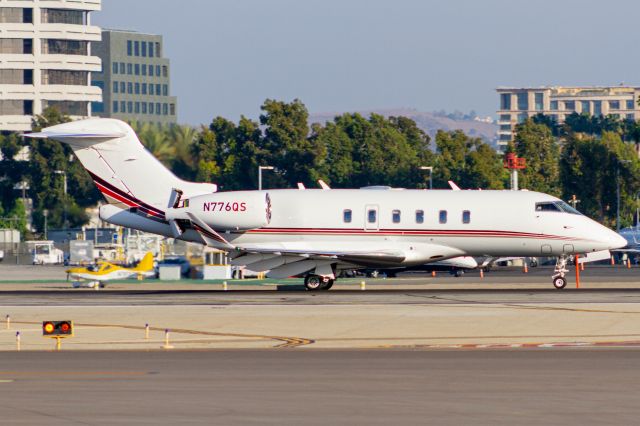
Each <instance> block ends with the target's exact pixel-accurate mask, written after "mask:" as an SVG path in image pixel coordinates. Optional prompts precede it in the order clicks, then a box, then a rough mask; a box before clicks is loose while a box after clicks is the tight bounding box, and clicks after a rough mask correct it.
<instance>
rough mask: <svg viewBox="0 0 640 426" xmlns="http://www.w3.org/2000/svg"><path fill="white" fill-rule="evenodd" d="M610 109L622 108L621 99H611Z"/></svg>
mask: <svg viewBox="0 0 640 426" xmlns="http://www.w3.org/2000/svg"><path fill="white" fill-rule="evenodd" d="M609 109H620V101H609Z"/></svg>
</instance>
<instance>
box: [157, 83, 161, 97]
mask: <svg viewBox="0 0 640 426" xmlns="http://www.w3.org/2000/svg"><path fill="white" fill-rule="evenodd" d="M160 93H161V92H160V85H159V84H156V95H158V96H160Z"/></svg>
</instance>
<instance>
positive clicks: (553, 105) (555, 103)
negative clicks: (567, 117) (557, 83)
mask: <svg viewBox="0 0 640 426" xmlns="http://www.w3.org/2000/svg"><path fill="white" fill-rule="evenodd" d="M557 110H558V101H551V111H557Z"/></svg>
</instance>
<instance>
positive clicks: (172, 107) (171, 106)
mask: <svg viewBox="0 0 640 426" xmlns="http://www.w3.org/2000/svg"><path fill="white" fill-rule="evenodd" d="M169 113H170V114H171V115H176V105H175V104H169Z"/></svg>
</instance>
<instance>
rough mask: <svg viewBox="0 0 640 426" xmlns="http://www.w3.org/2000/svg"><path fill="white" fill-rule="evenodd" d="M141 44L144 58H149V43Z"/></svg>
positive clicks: (143, 42)
mask: <svg viewBox="0 0 640 426" xmlns="http://www.w3.org/2000/svg"><path fill="white" fill-rule="evenodd" d="M140 43H141V46H140V47H141V50H142V57H143V58H146V57H147V42H146V41H142V42H140Z"/></svg>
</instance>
